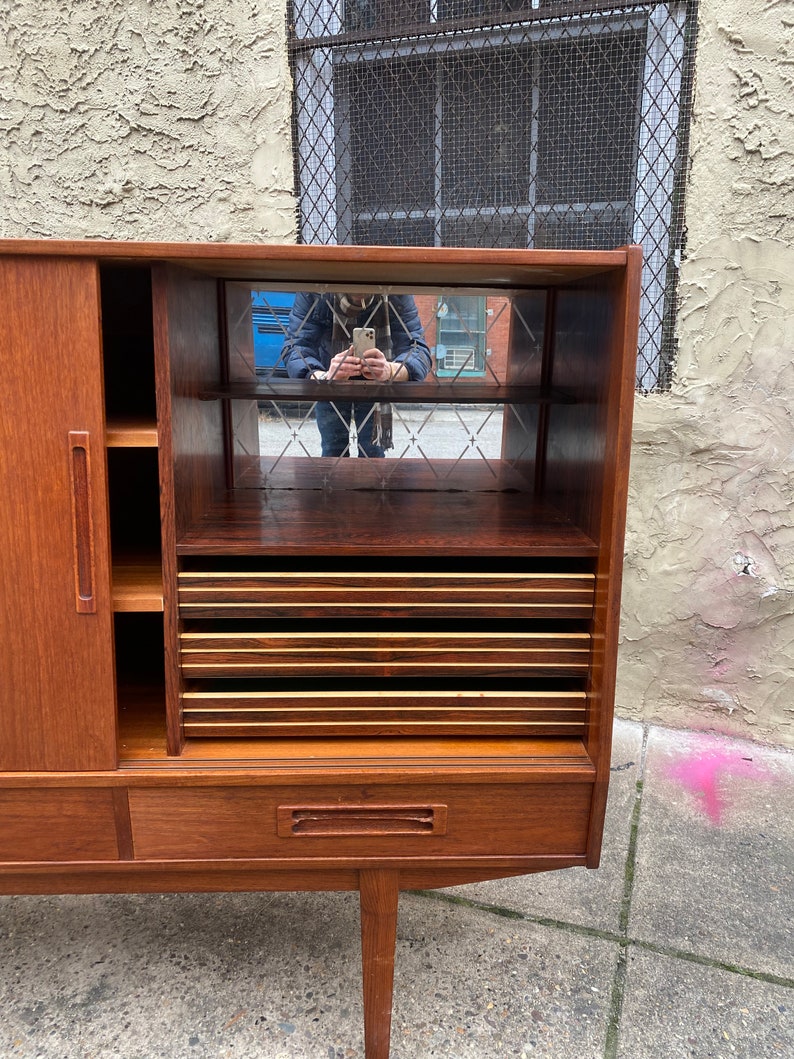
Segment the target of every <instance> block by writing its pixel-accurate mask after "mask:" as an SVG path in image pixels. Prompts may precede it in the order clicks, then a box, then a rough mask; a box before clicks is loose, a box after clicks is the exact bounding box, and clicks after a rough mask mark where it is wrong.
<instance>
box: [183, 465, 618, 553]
mask: <svg viewBox="0 0 794 1059" xmlns="http://www.w3.org/2000/svg"><path fill="white" fill-rule="evenodd" d="M304 462H310V461H304ZM312 462H313V461H312ZM329 462H330V463H335V462H336V461H333V460H331V461H329ZM341 462H342V463H344V464H351V465H354V464H357V463H359V462H360V463H367V464H368V463H369V461H359V460H344V461H341ZM350 469H351V470H353V469H354V468H352V467H351V468H350ZM363 469H364V470H368V469H369V468H368V467H366V468H363ZM345 470H348V468H347V467H345ZM331 477H332V480H333V481H334V488H333V489H325V490H323V489H319V488H316V489H312V488H293V489H288V488H282V489H265V490H262V489H238V490H236V491H229V492H226V493H223V494H221V495H219V496H218V497H217V498H216V500H215V502H214V503H212V504H211V505H210V506H209V507H208V508H207V509H206V510H205V511H204V513H203V515H202V516H201V518H199V519H198V520H196V521H195V522H194V523H193V525H192V526H190V528H189V529H188V531H187V532H186V533H185V534H184V535H183V536H182V538H181V539H180V540H179V541H178V542H177V552H178V553H179V554H181V555H292V556H294V555H296V554H297V555H304V556H305V555H311V554H326V555H327V554H329V553H333V554H335V555H361V554H362V552H364V553H365V554H367V555H422V556H428V555H439V556H448V555H454V554H455V553H458V554H461V553H466V554H469V555H479V556H485V555H496V556H509V555H521V556H592V555H596V554H597V551H598V549H597V546H596V544H595V542H594V541H593V540H592V539H591V538H590V537H588V536H587V535H586V534H585V533H583V532H582V531H581V530H580V529H578V528H577V527H576V526H574V525H573V524H572V523H571V522H570V521H569V520H568V519H566V518H565V516H564V515H563V514H562V513H561V512H560V511H559V510H558V509H557V508H555V507H553V506H552V505H551V504H549V503H546V502H544V501H542V500H538V499H536V498H535V497H533V496H532V495H531V494H529V493H525V492H517V491H510V492H507V491H506V492H499V491H491V492H474V491H470V492H468V491H467V492H464V491H462V490H460V491H452V492H438V491H431V490H429V489H428V490H426V491H423V490H421V489H416V490H411V489H409V488H405V489H389V490H379V489H376V488H374V487H370V488H368V489H358V490H356V489H344V488H337V485H338V484H339V482H340V479H343V478H345V475H344V474H340V475H337V474H336V473H335V472H333V473H332V474H331Z"/></svg>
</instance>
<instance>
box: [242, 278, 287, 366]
mask: <svg viewBox="0 0 794 1059" xmlns="http://www.w3.org/2000/svg"><path fill="white" fill-rule="evenodd" d="M294 301H295V295H294V294H293V293H291V292H287V291H272V290H257V291H252V292H251V314H252V317H253V328H254V363H255V364H256V373H257V375H271V376H272V375H282V376H286V374H287V373H286V370H285V369H284V365H283V364H282V363H281V361H280V360H279V357H280V356H281V350H282V347H283V345H284V339H285V337H286V335H287V326H288V324H289V314H290V312H291V311H292V303H293V302H294Z"/></svg>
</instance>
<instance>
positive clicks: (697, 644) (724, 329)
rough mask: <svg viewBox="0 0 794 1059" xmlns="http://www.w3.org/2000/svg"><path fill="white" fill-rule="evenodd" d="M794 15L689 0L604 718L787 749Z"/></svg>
mask: <svg viewBox="0 0 794 1059" xmlns="http://www.w3.org/2000/svg"><path fill="white" fill-rule="evenodd" d="M792 69H794V4H792V3H785V2H775V0H750V2H748V0H701V5H700V30H699V40H698V58H697V79H696V86H695V114H694V122H693V127H692V144H691V147H692V150H691V160H692V164H691V171H690V179H689V184H688V189H687V226H688V247H687V254H686V258H685V261H684V263H683V267H682V271H681V281H682V285H681V311H680V317H679V326H678V339H679V343H680V355H679V361H678V366H677V372H676V378H675V382H674V384H673V387H672V392H671V393H669V394H665V395H660V396H651V397H646V398H638V399H637V404H636V409H635V435H634V436H635V444H634V451H633V454H632V479H631V480H632V486H631V496H630V508H629V531H628V537H627V565H626V576H625V583H624V597H623V601H624V607H623V635H624V642H623V647H622V651H621V659H620V671H619V681H618V710H619V711H620V712H622V713H624V714H633V715H635V716H642V717H644V718H646V719H655V720H659V721H662V722H664V723H667V724H671V725H686V726H689V727H703V728H714V729H717V730H720V731H729V732H740V733H742V734H744V735H748V736H750V737H754V738H757V739H760V740H765V741H772V742H779V743H787V744H790V745H791V744H794V529H793V528H792V523H793V521H794V479H793V478H792V470H793V468H794V416H793V415H792V409H793V408H794V239H792V236H793V235H794V223H792V218H793V217H794V210H793V209H792V201H791V199H792V186H793V182H792V174H793V173H794V93H793V92H792V79H793V77H792Z"/></svg>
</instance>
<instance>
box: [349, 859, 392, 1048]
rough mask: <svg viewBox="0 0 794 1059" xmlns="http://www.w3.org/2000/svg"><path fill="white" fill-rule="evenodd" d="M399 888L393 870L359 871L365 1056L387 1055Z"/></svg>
mask: <svg viewBox="0 0 794 1059" xmlns="http://www.w3.org/2000/svg"><path fill="white" fill-rule="evenodd" d="M399 892H400V890H399V875H398V873H397V872H396V871H377V870H373V871H362V872H360V873H359V896H360V901H361V963H362V967H363V970H364V1054H365V1055H366V1059H389V1037H390V1034H391V1007H392V990H393V987H394V947H395V944H396V941H397V902H398V896H399Z"/></svg>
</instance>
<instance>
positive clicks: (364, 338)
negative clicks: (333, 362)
mask: <svg viewBox="0 0 794 1059" xmlns="http://www.w3.org/2000/svg"><path fill="white" fill-rule="evenodd" d="M374 347H375V328H374V327H354V328H353V356H354V357H358V359H359V360H363V359H364V354H365V353H366V352H367V350H368V349H374Z"/></svg>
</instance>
